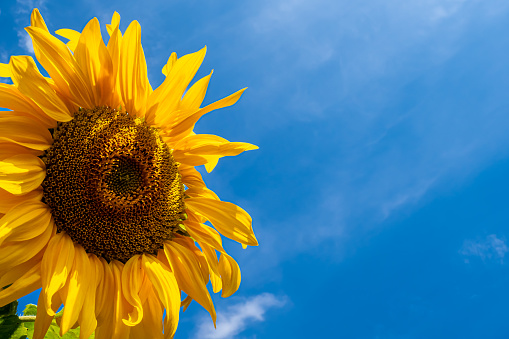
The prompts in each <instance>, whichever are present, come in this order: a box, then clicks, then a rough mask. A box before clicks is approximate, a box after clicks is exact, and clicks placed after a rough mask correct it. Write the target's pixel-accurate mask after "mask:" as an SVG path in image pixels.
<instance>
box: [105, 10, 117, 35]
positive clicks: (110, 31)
mask: <svg viewBox="0 0 509 339" xmlns="http://www.w3.org/2000/svg"><path fill="white" fill-rule="evenodd" d="M119 25H120V14H118V13H117V12H115V13H113V16H112V17H111V24H107V25H106V29H107V30H108V34H109V35H110V36H111V35H112V34H113V31H114V30H115V29H118V26H119Z"/></svg>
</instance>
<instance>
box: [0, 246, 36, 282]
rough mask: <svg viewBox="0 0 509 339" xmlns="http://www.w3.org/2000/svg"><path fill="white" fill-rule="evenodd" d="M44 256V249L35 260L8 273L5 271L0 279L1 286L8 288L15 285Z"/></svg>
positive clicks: (32, 259) (26, 262) (15, 267)
mask: <svg viewBox="0 0 509 339" xmlns="http://www.w3.org/2000/svg"><path fill="white" fill-rule="evenodd" d="M43 254H44V249H42V250H41V251H39V253H37V254H36V255H35V256H34V257H33V258H31V259H30V260H28V261H25V262H24V263H21V264H19V265H16V266H14V267H12V268H10V269H9V270H8V271H5V272H4V274H3V275H1V278H0V286H7V285H11V284H13V283H14V282H15V281H16V280H18V279H21V277H23V275H24V274H26V273H27V272H28V271H30V270H31V269H32V267H34V266H35V265H37V264H39V263H40V262H41V259H42V256H43Z"/></svg>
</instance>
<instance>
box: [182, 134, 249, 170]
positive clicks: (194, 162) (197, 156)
mask: <svg viewBox="0 0 509 339" xmlns="http://www.w3.org/2000/svg"><path fill="white" fill-rule="evenodd" d="M173 148H174V151H173V157H174V158H175V160H176V161H177V162H179V163H182V164H186V165H190V166H200V165H204V164H207V163H210V164H211V165H210V166H209V167H207V171H208V172H210V171H211V170H212V169H213V168H214V166H215V165H216V164H217V161H218V159H219V158H222V157H225V156H236V155H238V154H240V153H242V152H244V151H251V150H255V149H258V146H255V145H252V144H248V143H245V142H229V141H228V140H226V139H224V138H221V137H218V136H217V135H210V134H197V135H189V136H187V137H185V138H183V139H182V140H181V141H179V142H177V143H176V144H175V145H174V146H173Z"/></svg>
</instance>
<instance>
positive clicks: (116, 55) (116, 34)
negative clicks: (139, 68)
mask: <svg viewBox="0 0 509 339" xmlns="http://www.w3.org/2000/svg"><path fill="white" fill-rule="evenodd" d="M121 47H122V33H121V32H120V30H119V29H118V26H117V27H115V28H114V29H113V31H112V34H111V37H110V40H108V45H107V46H106V49H107V50H108V53H109V54H110V58H111V63H112V67H113V73H112V80H113V81H114V84H115V86H114V89H115V90H114V91H113V93H112V97H111V103H110V107H115V108H116V107H118V106H119V105H120V102H121V98H120V96H121V94H120V93H121V89H120V79H119V72H118V69H119V65H120V48H121Z"/></svg>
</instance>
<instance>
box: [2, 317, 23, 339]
mask: <svg viewBox="0 0 509 339" xmlns="http://www.w3.org/2000/svg"><path fill="white" fill-rule="evenodd" d="M27 334H28V330H27V328H26V327H25V326H23V323H22V322H21V320H19V318H18V316H17V315H15V314H9V315H6V316H2V317H0V338H6V339H26V337H27Z"/></svg>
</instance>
